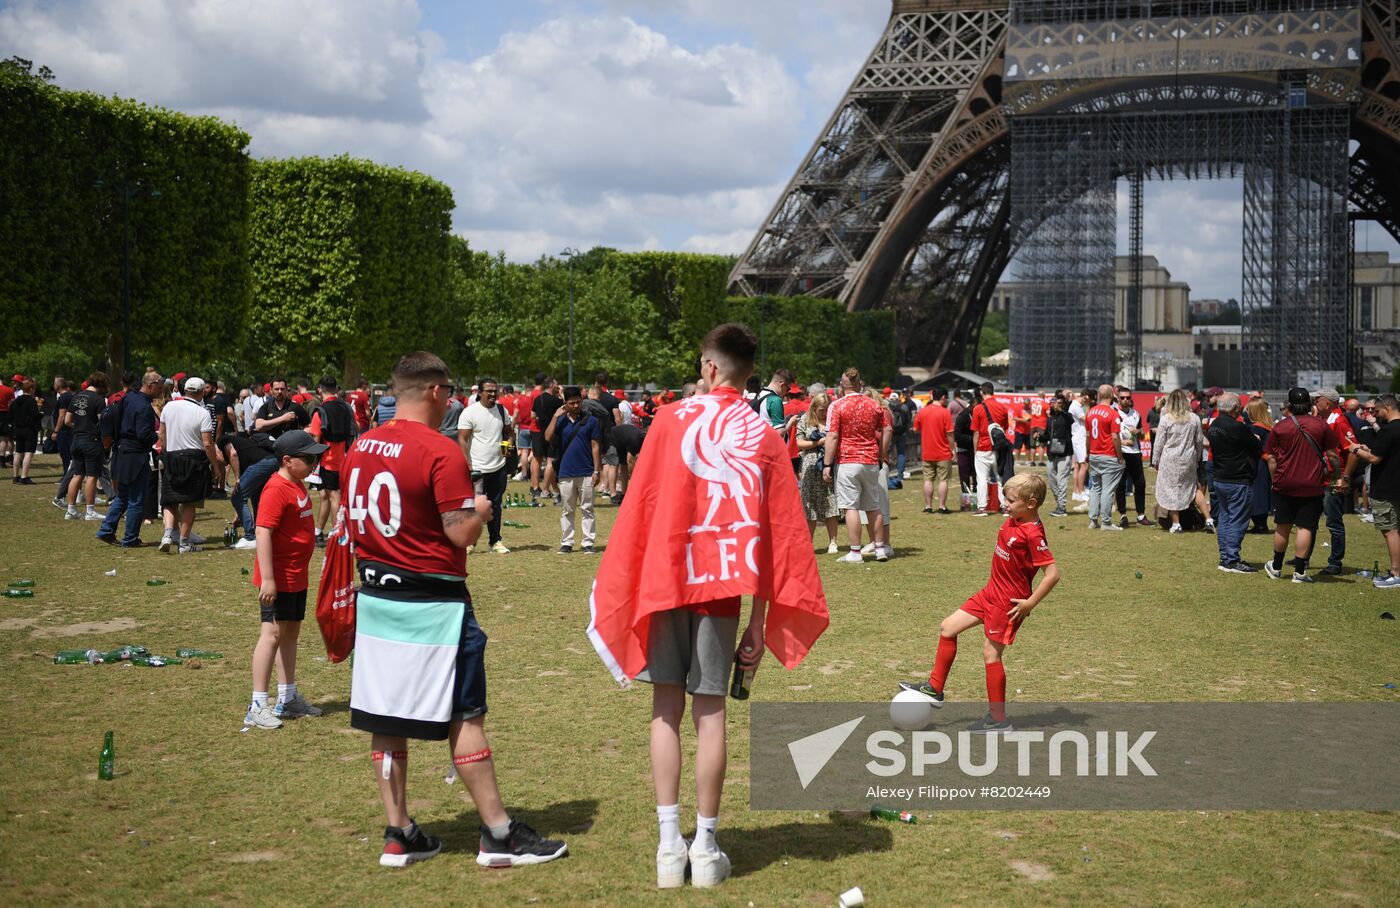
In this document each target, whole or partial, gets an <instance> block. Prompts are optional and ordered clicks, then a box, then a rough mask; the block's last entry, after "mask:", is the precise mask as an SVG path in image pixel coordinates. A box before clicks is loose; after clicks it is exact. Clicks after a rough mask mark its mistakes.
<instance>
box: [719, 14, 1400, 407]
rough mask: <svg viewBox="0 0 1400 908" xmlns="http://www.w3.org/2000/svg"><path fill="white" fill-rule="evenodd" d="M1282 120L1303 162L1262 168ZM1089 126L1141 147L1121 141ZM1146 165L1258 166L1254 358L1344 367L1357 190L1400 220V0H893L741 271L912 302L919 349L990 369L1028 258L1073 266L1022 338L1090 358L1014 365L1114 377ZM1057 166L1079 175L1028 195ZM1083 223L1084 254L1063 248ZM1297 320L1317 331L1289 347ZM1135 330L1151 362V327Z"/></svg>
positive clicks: (1364, 214) (1263, 371)
mask: <svg viewBox="0 0 1400 908" xmlns="http://www.w3.org/2000/svg"><path fill="white" fill-rule="evenodd" d="M1290 111H1291V113H1290ZM1202 114H1208V116H1205V117H1204V119H1203V120H1202V122H1206V123H1210V124H1213V125H1212V126H1211V129H1212V130H1213V131H1211V132H1210V133H1209V134H1208V135H1207V134H1204V133H1201V132H1200V131H1199V129H1197V130H1195V132H1194V133H1193V135H1195V137H1196V138H1197V139H1199V140H1201V141H1205V142H1206V143H1207V145H1208V147H1207V148H1206V149H1205V151H1204V153H1202V154H1199V155H1195V156H1191V155H1181V154H1178V153H1175V152H1176V150H1175V149H1172V148H1170V147H1169V146H1164V145H1163V144H1162V143H1163V142H1164V141H1165V142H1170V141H1172V138H1171V136H1172V134H1173V132H1175V133H1177V138H1178V139H1179V138H1180V137H1181V134H1182V133H1181V131H1182V130H1187V131H1188V132H1191V131H1192V127H1191V125H1190V124H1189V123H1188V122H1186V121H1188V120H1190V119H1191V118H1193V117H1196V118H1199V117H1200V115H1202ZM1260 117H1264V118H1265V119H1267V120H1268V124H1269V125H1268V127H1267V132H1268V134H1269V135H1271V136H1273V137H1275V138H1277V139H1279V140H1280V141H1283V142H1284V143H1285V144H1289V143H1290V142H1292V143H1293V144H1292V145H1291V146H1290V148H1291V151H1290V153H1289V154H1288V155H1283V156H1281V157H1282V160H1284V161H1285V162H1287V161H1292V162H1293V163H1292V164H1287V166H1286V167H1283V169H1280V168H1281V166H1282V165H1278V162H1277V161H1272V162H1271V164H1270V168H1264V166H1263V165H1264V163H1265V161H1264V160H1263V159H1262V158H1261V157H1260V156H1259V152H1258V143H1257V142H1254V141H1251V140H1249V136H1248V135H1247V134H1245V133H1244V132H1242V131H1241V129H1242V127H1241V126H1240V125H1239V124H1241V123H1243V124H1248V123H1251V122H1252V123H1254V124H1255V125H1256V126H1258V124H1259V122H1260ZM1339 117H1340V120H1339V119H1338V118H1339ZM1042 118H1046V120H1045V122H1038V121H1040V120H1041V119H1042ZM1251 118H1252V119H1251ZM1050 120H1054V121H1056V122H1058V123H1060V131H1059V132H1058V133H1056V134H1055V135H1053V136H1052V135H1050V133H1048V132H1046V130H1047V129H1049V128H1050V125H1049V121H1050ZM1017 124H1020V125H1017ZM1290 124H1292V125H1290ZM1339 124H1340V125H1339ZM1243 128H1244V129H1246V130H1247V129H1248V128H1249V127H1248V126H1247V125H1246V126H1244V127H1243ZM1259 128H1264V127H1259ZM1086 129H1089V130H1091V133H1090V135H1098V136H1102V135H1106V134H1109V133H1113V134H1116V136H1117V140H1118V141H1119V142H1120V143H1125V144H1126V145H1128V146H1133V145H1139V144H1140V145H1142V146H1143V147H1142V148H1140V149H1138V150H1131V149H1127V150H1125V149H1124V148H1121V147H1120V148H1104V147H1101V145H1100V143H1099V142H1098V141H1097V140H1096V139H1092V138H1086V134H1085V130H1086ZM1018 130H1029V131H1038V133H1037V134H1039V135H1041V136H1042V138H1045V139H1046V140H1047V141H1050V142H1051V144H1052V145H1055V144H1056V143H1058V145H1059V146H1060V147H1061V151H1062V152H1063V151H1064V150H1066V149H1067V148H1070V149H1072V148H1078V149H1081V150H1083V151H1086V152H1090V153H1093V154H1098V155H1101V156H1103V157H1104V158H1105V159H1106V161H1100V162H1099V163H1097V164H1096V165H1095V166H1093V167H1082V166H1072V167H1066V166H1064V161H1063V160H1060V161H1056V160H1055V159H1054V156H1053V155H1051V154H1040V155H1035V154H1027V152H1026V151H1025V150H1024V149H1025V148H1030V147H1033V146H1030V145H1026V146H1024V147H1023V150H1022V152H1021V158H1022V160H1019V161H1018V159H1017V152H1016V149H1017V148H1018V147H1021V146H1018V145H1017V143H1016V142H1015V141H1013V136H1014V134H1015V133H1016V132H1017V131H1018ZM1065 143H1069V144H1068V145H1066V144H1065ZM1348 144H1349V146H1350V152H1349V154H1348V151H1347V148H1348ZM1339 148H1340V149H1341V151H1340V159H1339V160H1332V158H1333V157H1336V156H1337V155H1338V154H1339V152H1338V149H1339ZM1042 150H1043V149H1042ZM1275 165H1278V166H1275ZM1295 165H1296V166H1295ZM1288 167H1292V168H1293V169H1292V170H1289V169H1287V168H1288ZM1028 168H1029V169H1028ZM1036 168H1040V170H1039V171H1036ZM1261 168H1263V169H1261ZM1265 170H1267V171H1268V172H1267V173H1266V172H1264V171H1265ZM1032 171H1034V172H1032ZM1135 173H1140V174H1141V175H1142V176H1143V177H1145V178H1146V179H1169V178H1173V177H1180V176H1211V175H1215V176H1220V175H1225V176H1233V177H1236V178H1243V181H1244V186H1245V207H1246V222H1247V223H1246V225H1245V230H1244V234H1245V249H1244V251H1245V259H1246V260H1245V262H1244V263H1243V276H1244V283H1245V297H1246V298H1245V300H1244V306H1245V311H1246V324H1245V328H1244V333H1245V347H1246V354H1247V355H1246V359H1248V358H1249V355H1250V354H1251V352H1253V353H1259V354H1261V356H1259V357H1256V358H1257V359H1260V360H1261V362H1262V365H1259V366H1258V368H1256V370H1255V371H1254V372H1253V373H1252V374H1251V375H1250V378H1249V379H1247V380H1254V381H1256V382H1257V383H1262V384H1270V385H1278V384H1291V383H1292V380H1291V378H1290V375H1291V374H1292V372H1293V370H1295V369H1305V368H1306V369H1313V370H1330V369H1334V368H1335V369H1341V368H1344V367H1345V365H1344V364H1345V362H1348V361H1350V358H1349V357H1348V356H1347V354H1346V351H1345V349H1344V348H1345V345H1346V343H1347V341H1348V338H1347V336H1346V332H1345V331H1344V330H1336V329H1335V326H1344V325H1345V324H1346V323H1347V318H1346V315H1347V312H1346V305H1347V299H1348V298H1349V295H1348V290H1349V288H1348V286H1347V275H1348V274H1349V269H1348V267H1347V263H1346V261H1345V255H1346V250H1347V246H1348V242H1347V228H1346V213H1347V208H1348V207H1350V209H1351V214H1352V217H1353V218H1360V219H1371V220H1375V221H1377V222H1378V223H1379V224H1380V225H1381V226H1383V227H1384V228H1385V229H1386V230H1387V231H1388V232H1389V233H1391V235H1392V236H1395V237H1396V239H1397V240H1400V214H1397V212H1400V0H1012V2H1010V3H1007V2H1005V0H893V3H892V9H891V14H890V19H889V22H888V24H887V25H886V28H885V30H884V33H883V34H882V35H881V37H880V39H879V41H878V42H877V44H876V46H875V48H874V50H873V51H872V52H871V53H870V55H869V57H868V58H867V60H866V62H865V64H864V66H862V67H861V69H860V70H859V72H858V73H857V74H856V77H855V79H854V80H853V82H852V83H851V86H850V88H849V89H848V90H847V92H846V94H845V96H844V97H843V98H842V100H841V102H840V104H839V105H838V106H837V109H836V110H835V112H834V113H833V114H832V115H831V118H830V119H829V120H828V121H827V124H826V126H825V128H824V129H823V130H822V132H821V134H820V135H819V136H818V138H817V139H816V141H815V143H814V144H813V146H812V149H811V150H810V151H809V152H808V154H807V156H806V157H805V158H804V159H803V160H802V163H801V164H800V165H799V167H798V169H797V172H796V173H795V174H794V175H793V177H792V179H791V180H790V181H789V182H788V184H787V186H786V188H785V189H784V191H783V193H782V195H781V197H780V198H779V199H778V200H777V202H776V203H775V205H774V206H773V209H772V211H771V213H770V214H769V216H768V218H767V219H766V220H765V222H764V223H763V225H762V227H761V228H760V229H759V231H758V233H757V235H756V236H755V237H754V239H753V241H752V242H751V243H750V244H749V247H748V248H747V250H746V251H745V252H744V254H743V255H742V257H741V258H740V259H739V261H738V262H737V264H736V265H735V267H734V270H733V272H732V274H731V277H730V286H731V291H732V292H734V293H736V294H740V295H758V294H775V295H786V296H796V295H808V296H813V297H827V298H835V299H838V300H840V301H842V302H844V303H845V304H846V305H847V307H848V308H850V309H853V310H859V309H870V308H877V307H884V308H890V309H893V310H895V311H896V313H897V315H898V320H899V344H900V356H901V362H902V363H903V364H907V365H915V366H925V367H934V368H937V367H940V366H941V367H953V368H957V367H969V366H973V365H975V363H974V361H973V358H974V355H975V352H976V348H977V341H978V334H979V332H980V326H981V322H982V319H983V316H984V314H985V312H986V308H987V302H988V300H989V299H990V297H991V295H992V292H993V290H994V288H995V285H996V283H997V281H998V279H999V278H1000V277H1001V276H1002V274H1003V272H1005V271H1006V270H1007V268H1008V266H1009V265H1010V263H1011V262H1012V260H1013V258H1015V259H1016V260H1017V261H1018V262H1019V265H1018V268H1020V269H1022V270H1021V273H1022V274H1023V276H1031V275H1030V273H1031V272H1033V273H1034V275H1035V276H1036V279H1037V280H1040V281H1041V282H1042V283H1045V282H1049V283H1057V282H1062V277H1063V275H1064V273H1067V272H1066V269H1067V270H1068V272H1073V273H1074V274H1076V275H1077V277H1076V278H1075V280H1077V281H1078V282H1079V284H1080V292H1077V293H1068V292H1067V291H1065V288H1064V287H1063V286H1062V287H1060V289H1059V290H1057V291H1055V292H1056V293H1058V294H1059V297H1058V303H1053V302H1052V304H1051V305H1050V306H1049V308H1048V309H1045V310H1044V311H1039V310H1037V309H1035V308H1032V309H1030V310H1028V311H1027V312H1025V313H1021V314H1020V315H1021V319H1020V320H1021V321H1022V326H1021V328H1020V329H1017V328H1015V324H1016V321H1017V319H1015V318H1013V339H1020V340H1022V341H1023V342H1025V341H1026V338H1028V337H1029V338H1039V339H1040V340H1041V341H1042V346H1043V347H1044V346H1045V345H1047V344H1065V343H1069V344H1070V345H1071V347H1072V349H1073V352H1074V356H1075V358H1076V361H1075V362H1071V361H1070V358H1068V357H1061V358H1060V360H1059V361H1056V362H1054V363H1051V362H1049V361H1048V360H1045V359H1044V357H1043V356H1042V357H1041V361H1040V362H1039V364H1036V363H1034V362H1027V363H1023V364H1022V366H1023V368H1021V369H1020V370H1018V369H1017V368H1016V357H1013V361H1012V362H1013V379H1014V380H1020V381H1022V382H1024V383H1049V382H1059V381H1061V380H1069V379H1070V378H1072V377H1074V376H1075V375H1077V376H1080V377H1082V378H1084V379H1088V378H1090V377H1094V376H1104V375H1112V374H1113V371H1114V369H1113V367H1114V363H1113V360H1112V347H1113V342H1112V324H1111V314H1112V308H1111V306H1112V297H1111V293H1112V287H1111V283H1110V284H1109V285H1108V286H1107V287H1106V286H1105V284H1104V282H1105V281H1109V282H1111V280H1112V261H1111V253H1112V248H1111V238H1110V240H1109V241H1108V245H1107V246H1106V241H1105V239H1104V236H1105V230H1106V229H1107V228H1106V223H1107V222H1106V220H1105V218H1106V217H1107V215H1106V209H1105V208H1104V204H1105V202H1104V200H1105V199H1111V198H1112V186H1113V184H1114V183H1115V182H1116V181H1117V179H1119V178H1122V177H1127V178H1129V179H1135V178H1136V177H1134V174H1135ZM1018 174H1019V175H1018ZM1047 176H1051V177H1057V178H1058V184H1057V185H1055V186H1051V185H1050V184H1049V183H1047V184H1045V185H1041V186H1040V188H1038V189H1035V190H1034V191H1033V192H1032V196H1026V195H1025V190H1026V189H1027V187H1035V186H1038V185H1040V183H1043V182H1044V178H1046V177H1047ZM1038 181H1039V182H1038ZM1050 183H1055V180H1051V181H1050ZM1015 187H1020V190H1019V191H1017V190H1016V189H1015ZM1042 190H1043V191H1042ZM1091 211H1092V212H1095V213H1094V214H1093V215H1092V216H1091V215H1090V214H1089V212H1091ZM1299 217H1303V218H1305V219H1307V220H1306V223H1302V222H1299V221H1298V218H1299ZM1134 221H1135V222H1137V223H1139V224H1140V218H1135V219H1134ZM1091 225H1092V226H1091ZM1086 231H1087V232H1086ZM1071 236H1078V237H1080V239H1079V240H1078V241H1076V242H1078V246H1077V247H1076V249H1077V250H1078V251H1077V252H1075V251H1071V250H1065V249H1058V250H1057V249H1056V244H1057V243H1062V242H1063V241H1065V239H1066V238H1067V237H1071ZM1037 237H1039V239H1037ZM1089 237H1092V239H1090V238H1089ZM1136 240H1137V241H1140V236H1139V237H1137V238H1136ZM1037 248H1039V249H1040V252H1036V249H1037ZM1105 249H1107V252H1108V255H1109V256H1110V258H1109V261H1108V264H1107V265H1106V266H1105V265H1104V262H1103V260H1102V255H1103V254H1104V252H1105ZM1093 250H1097V251H1093ZM1304 254H1306V255H1305V256H1304V257H1305V258H1306V259H1307V260H1306V261H1301V260H1296V259H1297V258H1298V256H1300V255H1304ZM1076 256H1078V258H1077V259H1076ZM1095 256H1098V258H1095ZM1071 260H1074V261H1071ZM1037 261H1038V262H1039V265H1037V266H1035V267H1031V266H1030V264H1028V263H1031V262H1037ZM1054 262H1059V264H1058V265H1055V266H1054V267H1051V265H1052V264H1053V263H1054ZM1027 268H1029V272H1027V271H1026V269H1027ZM1056 268H1060V269H1061V271H1059V272H1057V271H1056V270H1055V269H1056ZM1057 274H1058V275H1059V276H1057ZM1086 275H1088V276H1092V280H1090V277H1088V276H1086ZM1086 281H1087V282H1088V283H1085V282H1086ZM1105 294H1107V296H1105ZM1071 297H1073V298H1074V299H1076V300H1078V301H1077V302H1075V303H1073V304H1072V305H1071V304H1070V302H1069V300H1070V298H1071ZM1105 300H1107V303H1106V302H1105ZM1033 305H1034V304H1032V306H1033ZM1105 305H1107V306H1108V308H1107V310H1106V311H1107V314H1106V315H1105V308H1104V307H1105ZM1065 306H1069V307H1070V310H1072V311H1067V310H1066V309H1065ZM1057 307H1058V308H1057ZM1052 312H1057V313H1058V314H1052ZM1251 316H1252V318H1251ZM1098 318H1108V319H1109V325H1108V328H1107V329H1106V331H1107V334H1106V335H1105V334H1104V330H1105V329H1102V328H1101V327H1100V326H1097V324H1096V322H1094V320H1095V319H1098ZM1028 319H1029V320H1032V321H1031V322H1030V323H1029V324H1028V323H1026V320H1028ZM1086 320H1089V322H1090V323H1092V324H1094V325H1095V327H1094V328H1093V329H1092V330H1090V331H1089V333H1088V334H1085V333H1084V332H1085V328H1084V325H1085V323H1086ZM1132 321H1133V322H1134V324H1133V327H1135V328H1136V327H1138V323H1137V319H1132ZM1105 336H1106V337H1107V338H1108V339H1107V340H1106V341H1105V339H1104V338H1105ZM1251 336H1252V337H1253V339H1252V340H1251ZM1284 336H1290V337H1295V338H1296V337H1299V336H1304V337H1308V339H1305V340H1295V341H1290V343H1289V344H1287V345H1284V346H1280V344H1279V338H1280V337H1284ZM1120 339H1121V338H1120ZM1128 342H1129V347H1130V349H1133V350H1134V353H1133V355H1132V359H1133V366H1134V368H1136V366H1137V362H1136V361H1137V358H1138V354H1137V353H1136V347H1135V344H1136V343H1138V338H1136V337H1133V336H1131V332H1130V336H1129V338H1128ZM1015 348H1016V345H1015V344H1014V343H1013V349H1015ZM1033 358H1034V356H1033ZM1066 372H1069V373H1071V374H1066Z"/></svg>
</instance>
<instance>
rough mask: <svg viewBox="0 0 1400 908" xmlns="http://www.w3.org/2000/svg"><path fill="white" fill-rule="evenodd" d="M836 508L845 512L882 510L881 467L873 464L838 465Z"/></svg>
mask: <svg viewBox="0 0 1400 908" xmlns="http://www.w3.org/2000/svg"><path fill="white" fill-rule="evenodd" d="M836 507H838V508H840V509H841V510H843V511H849V510H851V509H855V510H857V511H878V510H880V467H879V466H878V465H876V464H873V463H838V464H837V465H836Z"/></svg>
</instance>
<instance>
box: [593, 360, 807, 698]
mask: <svg viewBox="0 0 1400 908" xmlns="http://www.w3.org/2000/svg"><path fill="white" fill-rule="evenodd" d="M736 596H755V597H757V598H760V599H764V600H767V602H768V613H767V622H766V630H765V640H766V642H767V646H768V649H769V651H770V652H772V653H773V655H774V656H775V657H776V658H777V659H778V661H779V662H781V663H782V664H783V665H784V666H786V667H787V668H793V667H794V666H796V665H797V664H798V663H799V662H801V661H802V659H803V657H805V656H806V655H807V652H808V650H810V649H811V648H812V645H813V644H814V643H816V640H817V638H818V637H820V636H821V634H822V632H823V631H824V630H826V626H827V621H828V617H827V607H826V594H825V593H823V592H822V582H821V577H820V575H819V574H818V573H817V560H816V556H815V554H814V553H813V550H812V539H811V532H810V530H809V529H808V527H807V518H806V515H805V513H804V512H803V510H802V498H801V495H800V494H799V493H798V490H797V479H796V477H794V476H793V472H792V462H791V461H790V460H789V458H788V452H787V446H786V445H784V444H783V440H782V439H781V438H780V437H779V436H778V433H776V432H774V431H773V429H772V427H770V426H769V425H768V423H767V422H765V421H764V420H763V419H762V418H761V417H759V415H758V414H757V413H755V412H754V410H753V408H752V407H750V406H749V404H748V403H747V402H746V401H745V400H744V399H743V398H742V397H741V396H740V394H739V392H738V391H735V390H732V389H728V388H721V389H719V390H718V391H716V392H714V393H712V394H705V395H700V396H697V397H690V398H687V399H686V400H683V401H681V402H679V403H676V404H672V405H670V406H666V407H662V408H661V409H660V410H658V411H657V414H656V418H655V420H654V421H653V422H652V425H651V429H650V431H648V433H647V439H646V446H645V447H644V448H643V449H642V453H641V455H640V456H639V457H638V458H637V467H636V470H635V471H634V472H633V475H632V479H631V482H630V483H629V484H628V486H627V496H626V497H625V498H624V499H623V504H622V511H621V513H620V514H619V515H618V518H617V523H616V524H615V525H614V527H613V531H612V535H611V536H609V537H608V545H607V548H606V549H605V550H604V553H603V560H602V563H601V564H600V565H599V567H598V576H597V578H596V579H595V580H594V582H593V591H592V595H591V597H590V599H589V614H590V620H589V624H588V638H589V640H590V641H591V642H592V643H593V647H594V649H596V650H597V651H598V655H599V656H601V657H602V659H603V663H604V664H605V665H606V666H607V667H608V670H609V671H611V672H612V674H613V677H615V678H616V679H617V680H618V681H619V682H620V683H622V684H626V683H628V682H629V681H630V680H631V679H632V678H635V677H636V676H637V675H638V673H640V672H641V671H642V669H643V668H645V667H646V659H647V642H648V639H649V629H650V626H651V616H652V615H653V614H654V613H656V612H662V611H668V610H670V609H674V608H684V607H685V606H687V605H698V604H701V603H706V602H713V601H715V600H718V599H727V598H732V597H736Z"/></svg>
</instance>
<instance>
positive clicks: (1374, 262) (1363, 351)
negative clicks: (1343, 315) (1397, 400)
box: [1351, 252, 1400, 389]
mask: <svg viewBox="0 0 1400 908" xmlns="http://www.w3.org/2000/svg"><path fill="white" fill-rule="evenodd" d="M1351 318H1352V322H1351V323H1352V325H1353V326H1355V330H1356V344H1357V347H1358V352H1359V354H1360V366H1361V381H1360V384H1362V385H1364V386H1371V387H1378V388H1382V389H1385V388H1388V387H1390V376H1391V373H1392V371H1393V370H1394V369H1395V366H1396V364H1397V363H1400V262H1397V261H1393V260H1391V258H1390V256H1389V254H1388V253H1385V252H1358V253H1356V257H1355V258H1354V259H1353V260H1352V288H1351Z"/></svg>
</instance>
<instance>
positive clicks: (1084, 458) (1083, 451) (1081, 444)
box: [1070, 435, 1089, 463]
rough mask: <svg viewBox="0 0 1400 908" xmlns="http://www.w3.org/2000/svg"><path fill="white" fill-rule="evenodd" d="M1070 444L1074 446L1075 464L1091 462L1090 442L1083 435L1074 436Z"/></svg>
mask: <svg viewBox="0 0 1400 908" xmlns="http://www.w3.org/2000/svg"><path fill="white" fill-rule="evenodd" d="M1070 443H1071V444H1072V445H1073V446H1074V462H1075V463H1088V462H1089V444H1088V440H1087V439H1086V438H1085V437H1084V436H1082V435H1076V436H1074V437H1073V438H1071V439H1070Z"/></svg>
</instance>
